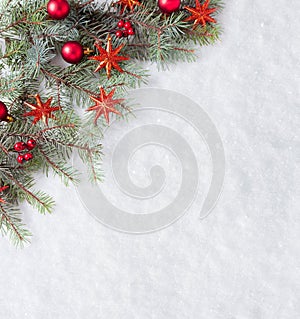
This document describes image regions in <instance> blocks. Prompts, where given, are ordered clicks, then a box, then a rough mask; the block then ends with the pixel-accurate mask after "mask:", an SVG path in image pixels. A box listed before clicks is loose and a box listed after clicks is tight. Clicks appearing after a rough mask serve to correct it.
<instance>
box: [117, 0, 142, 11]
mask: <svg viewBox="0 0 300 319" xmlns="http://www.w3.org/2000/svg"><path fill="white" fill-rule="evenodd" d="M118 4H119V5H121V8H122V9H121V12H120V13H121V14H123V12H124V10H125V9H127V8H129V9H130V10H131V11H133V9H134V8H135V6H140V5H141V3H140V1H138V0H118V1H117V2H115V3H114V5H118Z"/></svg>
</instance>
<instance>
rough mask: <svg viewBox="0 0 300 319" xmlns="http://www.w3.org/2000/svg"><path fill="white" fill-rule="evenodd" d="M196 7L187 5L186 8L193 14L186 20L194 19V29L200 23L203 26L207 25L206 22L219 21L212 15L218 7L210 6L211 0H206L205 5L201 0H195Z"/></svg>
mask: <svg viewBox="0 0 300 319" xmlns="http://www.w3.org/2000/svg"><path fill="white" fill-rule="evenodd" d="M195 2H196V7H195V8H193V7H188V6H185V7H184V9H186V10H188V11H189V12H190V13H191V14H192V15H191V16H189V17H188V18H186V19H185V20H184V21H192V20H194V26H193V29H195V28H196V27H197V26H198V25H199V24H201V25H202V26H203V27H205V26H206V22H212V23H216V22H217V21H216V20H215V19H214V18H212V17H211V16H210V15H211V14H212V13H214V12H215V11H216V10H217V8H209V7H208V6H209V3H210V0H205V2H204V3H203V5H201V4H200V3H199V0H195Z"/></svg>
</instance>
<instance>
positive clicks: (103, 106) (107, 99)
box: [87, 87, 124, 124]
mask: <svg viewBox="0 0 300 319" xmlns="http://www.w3.org/2000/svg"><path fill="white" fill-rule="evenodd" d="M115 91H116V89H113V90H112V91H111V92H110V93H109V94H106V93H105V91H104V89H103V88H102V87H100V95H99V96H98V97H94V96H90V98H91V99H92V100H93V101H94V102H95V103H96V104H95V105H93V106H91V107H89V108H88V109H87V111H96V115H95V119H94V123H95V124H96V123H97V120H98V118H99V117H100V116H101V115H104V117H105V120H106V122H107V124H109V113H115V114H118V115H121V113H120V112H119V111H118V110H116V109H115V105H117V104H120V103H122V102H123V101H124V99H116V100H113V95H114V94H115Z"/></svg>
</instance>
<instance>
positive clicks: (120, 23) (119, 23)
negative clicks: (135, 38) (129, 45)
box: [118, 20, 125, 28]
mask: <svg viewBox="0 0 300 319" xmlns="http://www.w3.org/2000/svg"><path fill="white" fill-rule="evenodd" d="M124 24H125V22H124V21H123V20H120V21H119V22H118V27H119V28H123V27H124Z"/></svg>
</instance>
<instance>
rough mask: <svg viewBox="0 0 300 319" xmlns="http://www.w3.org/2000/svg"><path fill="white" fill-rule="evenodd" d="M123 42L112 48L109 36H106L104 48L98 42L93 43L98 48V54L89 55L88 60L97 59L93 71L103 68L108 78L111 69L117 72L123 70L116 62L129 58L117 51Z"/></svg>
mask: <svg viewBox="0 0 300 319" xmlns="http://www.w3.org/2000/svg"><path fill="white" fill-rule="evenodd" d="M124 45H125V44H121V45H120V46H118V47H117V48H116V49H113V48H112V44H111V37H110V36H108V38H107V44H106V49H104V48H102V47H101V46H100V45H99V44H98V43H95V47H96V48H97V49H98V52H99V55H96V56H91V57H89V59H90V60H96V61H99V62H100V63H99V65H98V67H97V68H96V70H95V71H94V72H98V71H99V70H101V69H103V68H105V69H106V75H107V77H108V78H110V75H111V69H112V68H114V69H116V70H118V71H119V72H121V73H122V72H124V70H122V68H121V67H120V66H119V64H118V62H120V61H126V60H129V57H125V56H120V55H118V53H119V52H120V51H121V50H122V48H123V47H124Z"/></svg>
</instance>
